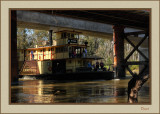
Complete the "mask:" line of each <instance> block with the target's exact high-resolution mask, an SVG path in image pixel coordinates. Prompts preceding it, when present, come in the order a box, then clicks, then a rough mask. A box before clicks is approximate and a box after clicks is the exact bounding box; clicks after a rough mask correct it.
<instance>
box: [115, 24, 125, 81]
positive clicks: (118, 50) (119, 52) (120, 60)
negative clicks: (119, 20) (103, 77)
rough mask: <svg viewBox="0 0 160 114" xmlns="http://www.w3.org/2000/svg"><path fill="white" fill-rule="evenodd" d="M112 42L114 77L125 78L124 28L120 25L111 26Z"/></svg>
mask: <svg viewBox="0 0 160 114" xmlns="http://www.w3.org/2000/svg"><path fill="white" fill-rule="evenodd" d="M113 41H114V49H113V50H114V69H115V72H116V75H115V77H116V78H121V77H125V67H124V27H123V26H121V25H114V26H113Z"/></svg>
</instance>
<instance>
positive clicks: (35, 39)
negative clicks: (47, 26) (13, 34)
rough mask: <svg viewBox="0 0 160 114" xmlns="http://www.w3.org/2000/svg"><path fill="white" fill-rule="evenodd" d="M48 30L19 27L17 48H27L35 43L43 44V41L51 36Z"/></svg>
mask: <svg viewBox="0 0 160 114" xmlns="http://www.w3.org/2000/svg"><path fill="white" fill-rule="evenodd" d="M48 34H49V33H48V31H45V30H34V29H27V28H18V30H17V48H18V49H27V48H33V47H35V45H41V44H42V41H46V40H48V38H49V35H48Z"/></svg>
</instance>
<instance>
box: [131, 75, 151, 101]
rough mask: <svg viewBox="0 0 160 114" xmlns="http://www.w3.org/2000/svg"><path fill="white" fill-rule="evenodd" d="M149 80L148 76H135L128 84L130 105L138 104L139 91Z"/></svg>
mask: <svg viewBox="0 0 160 114" xmlns="http://www.w3.org/2000/svg"><path fill="white" fill-rule="evenodd" d="M148 78H149V76H148V75H144V76H140V75H137V74H135V75H134V76H133V78H132V79H131V80H130V81H129V82H128V103H138V91H139V90H140V89H141V87H142V85H143V84H144V83H145V82H146V81H147V80H148Z"/></svg>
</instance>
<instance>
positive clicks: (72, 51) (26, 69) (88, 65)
mask: <svg viewBox="0 0 160 114" xmlns="http://www.w3.org/2000/svg"><path fill="white" fill-rule="evenodd" d="M79 34H80V32H75V31H59V32H56V39H54V40H53V41H52V45H50V46H36V47H35V48H28V49H18V50H17V54H18V65H19V74H20V75H41V74H56V73H74V72H86V71H91V70H92V62H93V61H94V60H95V57H90V56H88V55H87V48H88V46H87V44H88V42H87V41H83V40H82V39H80V38H79ZM96 59H102V58H96Z"/></svg>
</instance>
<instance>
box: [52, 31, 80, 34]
mask: <svg viewBox="0 0 160 114" xmlns="http://www.w3.org/2000/svg"><path fill="white" fill-rule="evenodd" d="M62 32H68V33H78V34H81V33H82V32H78V31H74V30H73V31H71V30H62V31H57V32H54V33H62Z"/></svg>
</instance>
